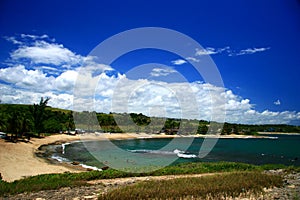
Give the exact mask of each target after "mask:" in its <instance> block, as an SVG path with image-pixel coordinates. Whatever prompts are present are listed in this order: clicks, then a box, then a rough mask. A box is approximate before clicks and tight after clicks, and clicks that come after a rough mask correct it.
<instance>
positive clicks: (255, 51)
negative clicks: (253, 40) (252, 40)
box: [236, 47, 270, 56]
mask: <svg viewBox="0 0 300 200" xmlns="http://www.w3.org/2000/svg"><path fill="white" fill-rule="evenodd" d="M269 49H270V47H262V48H248V49H243V50H241V51H239V52H238V53H236V55H237V56H240V55H245V54H254V53H257V52H263V51H267V50H269Z"/></svg>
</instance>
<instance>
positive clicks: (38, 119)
mask: <svg viewBox="0 0 300 200" xmlns="http://www.w3.org/2000/svg"><path fill="white" fill-rule="evenodd" d="M49 100H50V98H49V97H47V98H46V99H45V100H44V98H43V97H42V98H41V101H40V103H39V104H33V106H32V107H31V114H32V118H33V125H34V130H35V132H36V133H38V136H39V137H40V134H41V133H42V132H43V131H44V121H45V119H46V114H45V109H46V107H47V104H48V101H49Z"/></svg>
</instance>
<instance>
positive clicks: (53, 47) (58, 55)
mask: <svg viewBox="0 0 300 200" xmlns="http://www.w3.org/2000/svg"><path fill="white" fill-rule="evenodd" d="M11 58H12V59H14V60H20V59H30V61H31V62H32V63H34V64H52V65H62V66H63V64H70V65H75V64H79V63H80V62H81V59H82V58H81V56H79V55H76V54H75V53H73V52H72V51H70V50H69V49H67V48H65V47H64V46H63V45H61V44H55V43H48V42H45V41H36V42H35V43H34V45H32V46H21V47H20V48H18V49H17V50H15V51H14V52H12V53H11Z"/></svg>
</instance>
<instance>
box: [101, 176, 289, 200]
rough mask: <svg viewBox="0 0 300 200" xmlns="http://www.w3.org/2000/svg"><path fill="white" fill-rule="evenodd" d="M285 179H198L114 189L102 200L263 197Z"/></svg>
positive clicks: (183, 179) (146, 182)
mask: <svg viewBox="0 0 300 200" xmlns="http://www.w3.org/2000/svg"><path fill="white" fill-rule="evenodd" d="M282 183H283V182H282V178H281V177H280V176H276V175H266V174H263V173H261V172H233V173H225V174H219V175H212V176H204V177H198V178H178V179H171V180H159V181H145V182H140V183H137V184H134V185H129V186H125V187H121V188H117V189H113V190H111V191H109V192H108V193H106V194H103V195H102V196H100V197H99V199H101V200H102V199H103V200H105V199H109V200H113V199H183V198H186V197H193V198H206V197H207V196H210V197H213V198H216V199H219V198H221V197H222V196H227V197H230V196H232V197H237V196H239V195H240V194H241V193H244V194H245V193H246V192H247V191H251V192H252V193H256V194H257V193H259V192H262V191H263V188H264V187H267V188H269V187H272V186H276V187H280V186H281V185H282Z"/></svg>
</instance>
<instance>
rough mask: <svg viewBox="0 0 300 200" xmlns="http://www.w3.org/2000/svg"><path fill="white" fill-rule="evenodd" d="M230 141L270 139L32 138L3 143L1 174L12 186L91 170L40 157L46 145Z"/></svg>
mask: <svg viewBox="0 0 300 200" xmlns="http://www.w3.org/2000/svg"><path fill="white" fill-rule="evenodd" d="M184 137H195V138H222V139H225V138H229V139H234V138H237V139H249V138H250V139H251V138H270V139H274V137H268V136H251V135H250V136H249V135H165V134H146V133H111V134H110V133H101V134H97V133H87V134H83V135H76V136H72V135H66V134H56V135H51V136H47V137H45V138H41V139H39V138H32V139H31V140H30V141H29V142H27V143H26V142H18V143H11V142H6V141H5V140H3V139H0V161H1V162H0V173H1V176H2V179H3V180H4V181H8V182H12V181H14V180H18V179H22V178H24V177H28V176H35V175H39V174H51V173H64V172H75V173H76V172H83V171H87V170H88V169H87V168H83V167H81V166H78V165H72V164H68V163H64V162H58V163H53V162H51V160H50V159H49V158H44V157H39V156H38V154H39V153H42V152H41V147H42V146H44V145H54V144H57V145H59V144H64V143H68V142H74V141H80V140H126V139H154V138H184Z"/></svg>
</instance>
